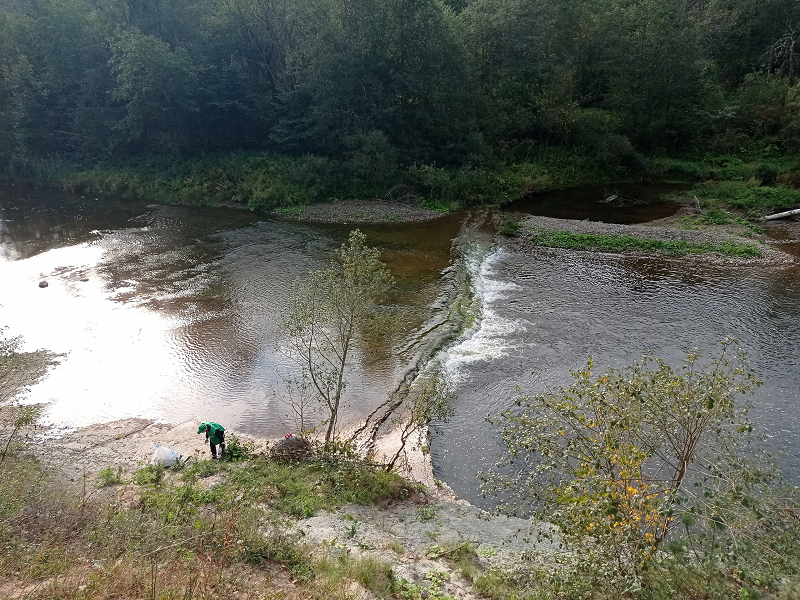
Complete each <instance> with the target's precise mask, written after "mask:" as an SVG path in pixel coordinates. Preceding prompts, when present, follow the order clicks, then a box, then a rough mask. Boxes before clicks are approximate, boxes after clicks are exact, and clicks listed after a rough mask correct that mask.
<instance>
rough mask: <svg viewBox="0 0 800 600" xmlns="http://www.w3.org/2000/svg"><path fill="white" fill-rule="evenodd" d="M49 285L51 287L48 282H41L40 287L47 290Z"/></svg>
mask: <svg viewBox="0 0 800 600" xmlns="http://www.w3.org/2000/svg"><path fill="white" fill-rule="evenodd" d="M48 285H50V284H49V283H47V282H46V281H40V282H39V287H40V288H46V287H47V286H48Z"/></svg>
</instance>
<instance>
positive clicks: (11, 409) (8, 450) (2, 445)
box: [0, 328, 60, 463]
mask: <svg viewBox="0 0 800 600" xmlns="http://www.w3.org/2000/svg"><path fill="white" fill-rule="evenodd" d="M4 329H5V328H0V427H1V428H2V430H3V434H2V435H0V463H2V462H3V461H5V460H6V458H7V457H8V456H10V455H11V454H13V453H14V452H15V451H16V450H19V449H20V448H22V447H23V446H24V444H23V443H21V441H20V434H21V433H22V432H23V431H24V430H25V429H26V428H28V427H31V426H33V425H35V424H36V422H37V421H38V419H39V416H40V415H41V412H42V408H43V407H42V406H41V405H30V404H21V403H20V400H22V399H23V398H24V397H25V395H26V394H27V392H28V389H29V388H30V386H32V385H34V384H36V383H37V382H39V381H40V380H41V379H43V378H44V377H45V376H46V375H47V372H48V371H49V369H50V368H51V367H53V366H54V365H57V364H58V359H59V358H60V355H56V354H53V353H51V352H48V351H46V350H37V351H35V352H21V351H20V350H21V348H22V338H21V337H19V336H17V337H13V338H7V337H5V336H4V335H3V331H4Z"/></svg>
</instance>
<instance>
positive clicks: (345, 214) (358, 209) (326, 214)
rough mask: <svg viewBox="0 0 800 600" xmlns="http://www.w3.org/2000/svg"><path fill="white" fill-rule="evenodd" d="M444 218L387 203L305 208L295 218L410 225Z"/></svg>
mask: <svg viewBox="0 0 800 600" xmlns="http://www.w3.org/2000/svg"><path fill="white" fill-rule="evenodd" d="M441 216H443V215H442V213H440V212H436V211H435V210H428V209H426V208H421V207H419V206H416V205H414V204H412V203H408V202H393V201H390V200H343V201H341V202H333V203H331V204H315V205H313V206H309V207H307V208H306V209H305V210H304V211H303V212H302V213H301V214H300V215H299V216H298V217H297V219H298V220H300V221H312V222H315V223H353V224H358V223H413V222H418V221H431V220H433V219H438V218H439V217H441Z"/></svg>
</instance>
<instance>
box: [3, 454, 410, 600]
mask: <svg viewBox="0 0 800 600" xmlns="http://www.w3.org/2000/svg"><path fill="white" fill-rule="evenodd" d="M0 474H2V476H3V480H4V483H5V484H6V486H7V489H6V491H5V492H4V494H2V495H0V521H1V522H2V523H3V525H2V527H0V547H2V548H3V552H2V553H0V572H2V573H4V574H5V575H6V576H7V578H9V581H12V582H13V583H14V585H16V586H19V587H20V589H21V588H23V587H25V586H29V585H31V584H36V585H39V582H43V581H44V582H45V583H44V584H42V585H41V586H40V587H37V591H36V597H37V598H42V599H45V600H49V599H56V598H73V597H75V598H78V597H80V598H83V597H91V598H99V599H105V598H108V599H110V598H119V597H124V598H189V597H191V598H195V599H206V598H208V599H211V598H220V597H259V598H261V597H265V598H273V597H277V596H274V595H273V593H274V592H275V588H274V587H273V584H272V583H271V580H270V577H272V576H273V575H274V573H275V572H276V570H275V567H274V566H273V567H271V566H270V565H271V564H274V563H280V564H281V565H283V566H284V567H285V569H284V570H283V571H282V572H284V573H287V574H288V576H289V578H290V579H291V580H292V581H293V582H294V584H293V585H294V588H293V589H294V591H293V592H291V590H290V592H291V593H290V594H289V595H288V596H286V597H287V598H301V597H302V598H308V597H311V598H320V599H321V598H326V599H327V598H334V599H339V598H341V599H343V598H347V597H349V596H351V595H352V592H353V590H352V588H351V585H352V584H353V582H357V583H358V584H360V585H363V586H364V587H366V588H367V589H369V590H371V591H373V593H375V594H376V595H378V596H380V597H385V596H386V595H387V594H388V593H389V590H390V588H391V586H392V581H393V579H392V574H391V569H390V568H389V567H388V566H387V565H385V564H384V563H382V562H380V561H376V560H374V559H358V560H352V559H350V558H348V557H343V559H344V560H343V561H341V564H338V563H337V564H335V565H334V564H333V563H330V564H321V563H320V561H319V560H317V559H314V558H312V555H311V552H310V550H309V548H307V547H305V546H304V545H303V544H302V538H301V537H300V536H298V535H296V534H294V533H291V532H290V531H289V530H287V529H286V528H285V527H284V526H283V525H282V524H283V523H285V521H286V518H287V516H289V517H295V516H306V515H309V514H313V512H314V511H316V510H317V509H319V508H336V507H338V506H341V505H343V504H347V503H363V504H369V503H380V502H384V501H386V500H389V499H392V498H400V497H405V496H408V495H409V494H411V493H412V492H413V491H414V490H415V488H414V486H412V485H411V484H409V483H407V482H406V481H404V480H403V479H401V478H400V477H399V476H397V475H396V474H391V473H386V472H385V471H384V470H383V469H381V468H379V466H378V465H373V464H371V463H367V462H359V461H355V460H345V459H340V458H337V457H325V458H316V459H314V460H312V461H309V462H307V463H294V464H281V463H277V462H273V461H270V460H268V459H266V458H263V457H252V456H249V458H240V459H239V460H237V461H234V462H227V461H195V462H190V463H189V464H187V465H186V466H185V468H183V469H182V470H180V471H178V472H176V473H170V476H169V477H167V476H166V473H165V472H164V469H163V467H162V468H159V467H156V466H152V465H151V466H147V467H144V468H142V469H140V470H139V471H138V472H137V473H136V474H135V476H134V478H133V481H132V482H129V483H127V484H126V487H124V488H122V490H121V491H120V493H119V494H113V495H108V494H101V493H97V492H96V491H95V490H92V489H90V490H88V491H87V490H86V488H85V486H82V485H80V484H74V483H73V484H71V483H69V482H65V481H63V480H59V479H53V478H51V477H50V475H49V474H48V473H47V472H45V471H43V470H42V468H41V467H40V465H39V464H38V463H37V462H36V461H34V460H30V459H26V458H24V457H21V456H18V455H16V454H15V455H13V456H10V457H9V458H7V459H6V460H5V461H4V462H3V463H2V465H0ZM210 476H215V477H217V478H218V481H215V485H213V486H208V485H203V480H204V479H207V478H208V477H210ZM120 479H121V477H120V471H119V470H114V469H104V470H103V471H102V472H101V474H100V475H99V479H98V482H99V483H102V484H103V485H105V484H108V485H111V484H112V482H114V483H116V482H117V481H119V480H120ZM354 523H355V522H354ZM334 566H335V569H334ZM333 571H337V572H338V573H339V575H335V576H334V575H331V573H333ZM337 578H338V579H337ZM284 579H285V578H284ZM336 581H338V582H339V583H341V584H342V586H339V587H337V585H333V584H331V585H328V584H329V583H331V582H333V583H336ZM326 582H328V583H326ZM284 583H285V584H286V585H288V586H290V587H291V585H290V584H289V583H288V580H285V582H284ZM4 589H6V588H4ZM9 589H10V588H9ZM281 597H282V596H281Z"/></svg>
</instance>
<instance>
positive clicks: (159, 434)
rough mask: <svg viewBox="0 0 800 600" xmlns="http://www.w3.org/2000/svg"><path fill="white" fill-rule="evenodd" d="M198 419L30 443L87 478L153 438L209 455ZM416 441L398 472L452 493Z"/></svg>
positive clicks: (141, 422)
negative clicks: (435, 476) (435, 474)
mask: <svg viewBox="0 0 800 600" xmlns="http://www.w3.org/2000/svg"><path fill="white" fill-rule="evenodd" d="M199 425H200V422H199V421H195V420H190V421H185V422H183V423H179V424H177V425H174V424H168V423H159V422H156V421H152V420H148V419H122V420H120V421H112V422H110V423H97V424H94V425H89V426H88V427H82V428H80V429H77V430H75V431H72V432H70V433H66V434H64V435H61V436H56V435H49V432H48V431H47V430H45V431H44V432H43V434H42V435H38V436H35V437H34V438H33V443H32V444H31V445H30V449H31V451H32V452H33V454H34V455H35V456H36V457H37V458H38V459H39V460H41V461H42V462H43V463H44V464H45V465H47V466H48V467H50V468H52V469H54V470H56V471H57V472H58V473H60V474H61V475H62V476H64V477H66V478H68V479H77V478H80V477H83V475H84V473H85V474H86V476H87V478H91V479H94V477H96V475H97V473H98V472H99V471H100V470H102V469H106V468H112V469H117V468H119V467H121V468H122V470H123V472H125V473H128V474H130V473H133V472H135V471H136V470H137V469H139V468H141V467H142V466H144V465H146V464H147V463H148V462H149V461H150V459H151V457H152V455H153V452H154V451H155V449H156V445H157V444H161V445H162V446H166V447H168V448H170V449H172V450H175V451H177V452H178V453H180V454H181V455H182V456H183V457H184V458H188V457H190V456H193V457H196V458H197V459H198V460H206V459H209V458H210V454H211V452H210V449H209V447H208V444H207V443H206V441H205V436H203V435H199V434H198V433H197V428H198V426H199ZM227 435H228V438H229V439H230V436H231V435H235V436H236V437H238V438H239V439H240V440H241V441H242V442H246V443H249V444H251V445H252V447H253V448H254V451H255V452H256V453H258V452H262V451H263V452H266V451H267V449H268V446H269V445H270V444H272V443H274V442H275V441H276V440H269V439H267V438H261V437H256V436H252V435H248V434H245V433H240V432H237V431H235V430H229V431H228V432H227ZM420 445H421V444H418V443H414V444H412V443H411V441H409V444H408V446H407V448H406V450H405V452H404V456H403V460H401V461H399V463H398V472H400V474H401V475H402V476H403V477H405V478H406V479H408V480H410V481H413V482H415V483H421V484H423V485H424V486H425V487H426V488H427V489H429V490H431V492H432V493H433V494H434V495H435V496H436V497H437V498H439V497H441V498H442V499H444V498H445V497H447V498H449V499H454V496H453V495H452V492H451V491H450V490H449V488H447V486H441V487H439V486H437V484H436V481H435V479H434V476H433V464H432V463H431V458H430V455H429V454H423V452H422V451H421V450H420V449H419V447H420ZM398 448H399V433H398V430H396V429H395V430H391V431H389V432H387V433H386V434H384V435H382V436H380V437H379V438H378V439H377V440H376V441H375V444H374V450H373V453H372V454H373V456H374V458H375V459H376V460H378V461H382V460H385V459H386V458H387V457H389V456H393V455H394V453H395V452H396V451H397V449H398Z"/></svg>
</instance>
